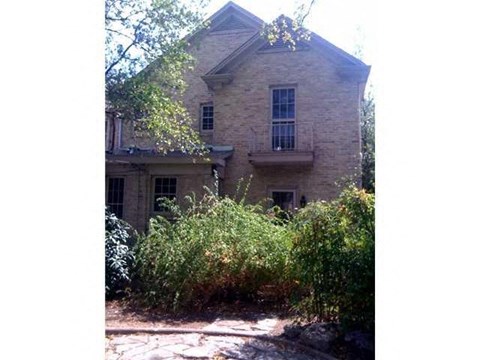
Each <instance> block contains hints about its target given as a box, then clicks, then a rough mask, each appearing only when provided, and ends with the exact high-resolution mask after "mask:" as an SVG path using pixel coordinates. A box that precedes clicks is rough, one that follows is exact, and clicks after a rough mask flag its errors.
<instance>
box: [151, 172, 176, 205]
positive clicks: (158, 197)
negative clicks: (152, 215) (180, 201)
mask: <svg viewBox="0 0 480 360" xmlns="http://www.w3.org/2000/svg"><path fill="white" fill-rule="evenodd" d="M176 194H177V179H176V178H156V179H155V194H154V203H153V211H155V212H165V211H167V210H168V209H167V208H166V207H165V205H164V201H165V199H170V200H173V199H175V197H176Z"/></svg>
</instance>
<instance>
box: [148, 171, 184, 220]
mask: <svg viewBox="0 0 480 360" xmlns="http://www.w3.org/2000/svg"><path fill="white" fill-rule="evenodd" d="M157 179H175V180H176V185H175V199H177V200H178V177H177V176H168V175H165V176H152V183H151V186H150V188H151V191H152V195H151V197H150V206H151V213H152V214H158V215H163V214H169V213H170V212H169V211H155V181H156V180H157Z"/></svg>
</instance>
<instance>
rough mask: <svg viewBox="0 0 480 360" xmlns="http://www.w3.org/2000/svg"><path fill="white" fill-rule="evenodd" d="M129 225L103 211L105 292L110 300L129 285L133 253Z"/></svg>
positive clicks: (106, 210)
mask: <svg viewBox="0 0 480 360" xmlns="http://www.w3.org/2000/svg"><path fill="white" fill-rule="evenodd" d="M129 231H132V229H131V227H130V225H128V224H127V223H126V222H125V221H123V220H120V219H119V218H117V217H116V216H115V214H113V213H111V212H110V211H108V209H105V292H106V296H107V298H111V297H113V296H114V295H116V294H119V293H121V292H123V291H124V290H125V288H126V287H127V286H128V285H129V283H130V277H131V266H132V263H133V252H132V251H131V249H130V246H131V242H132V237H131V235H130V234H129Z"/></svg>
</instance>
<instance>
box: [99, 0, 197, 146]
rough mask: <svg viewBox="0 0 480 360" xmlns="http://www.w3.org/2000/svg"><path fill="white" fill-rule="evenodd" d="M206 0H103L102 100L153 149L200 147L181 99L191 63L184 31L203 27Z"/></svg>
mask: <svg viewBox="0 0 480 360" xmlns="http://www.w3.org/2000/svg"><path fill="white" fill-rule="evenodd" d="M204 5H205V0H193V1H190V2H189V3H188V5H186V4H185V2H180V1H176V0H143V1H129V0H106V3H105V31H106V41H105V49H106V51H105V83H106V99H107V104H108V106H109V108H110V110H113V111H114V112H115V113H116V115H117V116H119V117H121V119H122V120H123V121H126V122H128V121H133V122H134V124H135V127H136V130H137V131H140V132H147V133H148V135H149V136H151V137H153V138H154V139H155V141H156V145H157V149H158V150H160V151H163V152H167V151H169V150H172V149H181V150H183V151H185V152H190V153H192V152H198V151H199V147H198V145H199V144H200V143H201V141H200V139H199V137H198V134H197V133H196V132H195V131H194V130H193V128H192V127H191V126H190V124H191V119H190V117H189V115H188V112H187V111H186V109H185V108H184V106H183V104H182V102H181V101H180V95H181V94H182V92H183V91H184V89H185V82H184V80H183V72H184V71H185V70H186V69H187V68H188V67H190V66H192V64H193V59H192V57H191V56H190V55H188V53H187V52H186V46H187V41H186V39H185V36H186V35H187V34H188V33H190V32H193V31H195V30H196V29H198V28H199V27H200V26H202V18H203V14H202V13H201V11H200V9H201V7H202V6H204Z"/></svg>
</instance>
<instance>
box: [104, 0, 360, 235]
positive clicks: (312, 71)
mask: <svg viewBox="0 0 480 360" xmlns="http://www.w3.org/2000/svg"><path fill="white" fill-rule="evenodd" d="M262 25H263V22H262V20H261V19H259V18H257V17H256V16H255V15H253V14H251V13H250V12H248V11H246V10H245V9H243V8H241V7H239V6H238V5H236V4H234V3H232V2H229V3H227V4H226V5H225V6H224V7H223V8H221V9H220V10H218V11H217V12H216V13H215V14H214V15H212V16H211V18H210V26H209V27H208V28H206V29H203V30H201V31H199V32H198V33H195V34H193V35H192V36H191V39H190V43H191V44H192V45H191V46H190V48H189V51H190V52H191V54H192V55H193V56H194V57H195V58H196V65H195V68H194V69H193V70H192V71H190V72H188V73H186V74H185V77H186V81H187V84H188V89H187V90H186V92H185V94H184V98H183V101H184V104H185V106H186V108H187V110H188V111H189V113H190V114H191V116H192V117H193V118H195V119H197V121H196V123H195V126H196V127H197V129H198V131H199V132H200V134H201V135H202V137H203V139H204V141H205V142H206V143H207V144H208V145H209V146H210V148H211V152H210V154H209V155H208V159H196V161H195V162H193V161H192V158H191V157H188V156H186V155H183V154H181V153H177V152H173V153H171V154H168V155H160V154H156V153H155V152H154V151H152V150H151V149H149V148H148V146H144V147H143V148H142V146H140V145H137V144H135V145H137V146H138V147H139V148H140V149H138V148H137V149H130V148H129V147H130V145H132V143H131V141H132V140H131V134H132V129H131V128H130V127H129V126H127V125H125V124H122V123H121V121H120V120H119V119H114V118H113V117H110V116H107V120H106V126H107V150H108V151H107V155H106V162H107V163H106V175H107V183H106V187H107V190H106V200H107V205H109V206H110V207H111V209H112V210H113V211H114V212H116V213H117V215H119V216H120V217H122V218H123V219H125V220H126V221H128V222H129V223H130V224H132V225H133V226H134V227H136V228H137V229H139V230H144V229H145V228H146V226H147V223H148V219H149V218H150V217H152V216H154V215H156V214H162V213H163V211H164V210H165V209H164V208H163V207H162V205H161V204H160V203H159V202H157V201H156V199H158V198H160V197H167V198H174V197H175V198H177V199H178V200H179V201H181V199H183V198H184V196H185V195H187V194H188V193H190V192H192V191H193V192H196V193H198V194H200V193H202V192H203V187H204V185H207V186H211V185H212V184H213V181H214V177H213V174H214V170H216V171H217V173H218V175H219V178H220V183H221V186H220V188H221V192H222V193H223V194H225V195H230V196H232V195H234V194H235V191H236V187H237V183H238V180H239V179H240V178H249V177H250V175H252V176H253V178H252V181H251V184H250V190H249V192H248V196H247V200H248V201H250V202H258V201H262V200H264V199H266V198H270V199H273V202H274V203H275V204H277V205H279V206H280V207H282V208H283V209H293V208H298V207H300V206H301V205H303V204H304V203H305V202H308V201H311V200H320V199H324V200H328V199H331V198H333V197H334V196H336V195H337V194H338V188H337V187H336V185H335V183H336V182H337V181H338V180H340V179H342V178H343V177H345V176H350V177H354V179H356V180H357V181H358V182H360V178H361V177H360V170H361V169H360V166H361V159H360V157H361V155H360V148H361V147H360V146H361V139H360V122H359V108H360V101H361V99H362V97H363V93H364V89H365V84H366V81H367V78H368V74H369V70H370V67H369V66H367V65H365V64H364V63H363V62H362V61H360V60H358V59H357V58H355V57H353V56H351V55H349V54H348V53H346V52H345V51H343V50H341V49H339V48H338V47H336V46H334V45H333V44H331V43H329V42H328V41H326V40H325V39H323V38H321V37H320V36H318V35H316V34H314V33H312V34H311V40H310V41H308V42H304V43H300V44H297V48H296V49H295V51H292V50H291V49H289V47H288V46H286V45H284V44H283V43H281V42H280V43H277V44H274V45H270V44H269V43H268V42H267V41H266V40H265V39H264V37H262V35H261V30H262Z"/></svg>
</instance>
